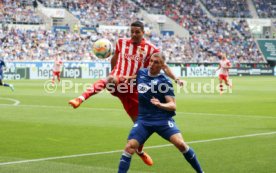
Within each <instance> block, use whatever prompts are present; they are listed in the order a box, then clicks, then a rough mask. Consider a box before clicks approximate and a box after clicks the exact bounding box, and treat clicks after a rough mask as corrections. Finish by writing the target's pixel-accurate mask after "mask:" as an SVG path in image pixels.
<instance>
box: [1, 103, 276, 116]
mask: <svg viewBox="0 0 276 173" xmlns="http://www.w3.org/2000/svg"><path fill="white" fill-rule="evenodd" d="M2 105H4V104H2ZM2 105H1V104H0V106H2ZM4 106H12V105H8V104H6V105H4ZM18 106H19V107H31V108H35V107H37V108H56V109H58V108H59V109H68V108H71V107H69V105H68V107H67V106H51V105H22V104H21V105H18ZM82 109H84V110H86V109H88V110H99V111H109V110H110V111H119V112H121V111H124V109H123V108H122V109H118V108H90V107H80V108H78V110H82ZM72 111H74V109H73V108H72ZM176 114H185V115H206V116H223V117H243V118H268V119H276V116H273V115H269V116H261V115H239V114H215V113H204V112H178V111H176Z"/></svg>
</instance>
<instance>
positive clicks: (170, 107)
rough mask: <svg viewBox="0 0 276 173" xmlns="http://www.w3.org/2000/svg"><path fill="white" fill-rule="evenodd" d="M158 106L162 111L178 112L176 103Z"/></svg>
mask: <svg viewBox="0 0 276 173" xmlns="http://www.w3.org/2000/svg"><path fill="white" fill-rule="evenodd" d="M156 106H157V107H159V108H161V109H164V110H166V111H175V110H176V104H175V103H174V102H168V103H160V104H158V105H156Z"/></svg>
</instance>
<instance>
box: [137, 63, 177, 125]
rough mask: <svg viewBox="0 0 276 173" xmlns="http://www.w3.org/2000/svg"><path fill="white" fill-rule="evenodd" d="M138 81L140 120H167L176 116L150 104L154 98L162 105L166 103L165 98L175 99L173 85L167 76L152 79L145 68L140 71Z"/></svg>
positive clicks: (172, 112)
mask: <svg viewBox="0 0 276 173" xmlns="http://www.w3.org/2000/svg"><path fill="white" fill-rule="evenodd" d="M136 80H137V89H138V93H139V96H138V98H139V107H138V120H146V121H147V120H148V121H152V120H154V121H158V120H167V119H170V118H171V117H173V116H174V115H175V112H174V111H166V110H164V109H161V108H158V107H157V106H155V105H153V104H152V103H151V102H150V99H152V98H153V97H155V98H157V99H158V100H159V101H160V102H161V103H166V99H165V96H172V97H174V91H173V86H172V83H171V81H170V80H169V79H168V78H167V77H166V76H165V74H161V73H160V74H158V75H157V76H155V77H152V76H149V70H148V69H146V68H144V69H140V70H139V71H138V73H137V77H136Z"/></svg>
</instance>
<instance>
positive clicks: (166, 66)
mask: <svg viewBox="0 0 276 173" xmlns="http://www.w3.org/2000/svg"><path fill="white" fill-rule="evenodd" d="M163 70H164V72H165V73H166V75H167V76H169V77H170V78H171V79H172V80H174V81H175V83H177V84H178V85H180V86H183V85H184V81H183V80H181V79H180V78H177V77H175V75H174V74H173V72H172V70H171V69H170V67H169V66H168V65H167V64H164V66H163Z"/></svg>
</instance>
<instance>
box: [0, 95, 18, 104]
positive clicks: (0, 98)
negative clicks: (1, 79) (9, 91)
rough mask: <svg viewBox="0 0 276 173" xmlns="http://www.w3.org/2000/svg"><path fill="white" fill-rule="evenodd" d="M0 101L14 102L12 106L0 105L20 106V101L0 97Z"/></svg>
mask: <svg viewBox="0 0 276 173" xmlns="http://www.w3.org/2000/svg"><path fill="white" fill-rule="evenodd" d="M0 100H8V101H12V102H14V103H13V104H0V105H4V106H18V105H19V104H20V101H19V100H16V99H11V98H3V97H0Z"/></svg>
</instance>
